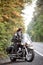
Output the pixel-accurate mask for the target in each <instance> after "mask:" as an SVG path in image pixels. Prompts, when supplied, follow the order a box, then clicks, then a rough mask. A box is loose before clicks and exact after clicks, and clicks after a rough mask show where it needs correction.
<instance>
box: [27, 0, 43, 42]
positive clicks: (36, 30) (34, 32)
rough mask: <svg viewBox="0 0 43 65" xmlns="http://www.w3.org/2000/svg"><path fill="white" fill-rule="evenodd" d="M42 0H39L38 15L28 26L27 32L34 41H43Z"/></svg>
mask: <svg viewBox="0 0 43 65" xmlns="http://www.w3.org/2000/svg"><path fill="white" fill-rule="evenodd" d="M42 2H43V1H42V0H39V1H38V2H37V5H38V6H37V8H36V9H37V10H36V12H37V15H36V16H34V19H33V21H32V22H31V23H30V25H29V26H28V30H27V32H28V33H29V35H30V36H31V37H32V40H33V41H38V42H43V5H42Z"/></svg>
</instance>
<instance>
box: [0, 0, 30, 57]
mask: <svg viewBox="0 0 43 65" xmlns="http://www.w3.org/2000/svg"><path fill="white" fill-rule="evenodd" d="M29 1H30V0H0V57H1V56H3V55H4V54H5V49H6V47H7V46H9V45H10V43H11V38H12V35H13V33H14V32H15V31H16V30H17V28H19V27H22V28H23V30H24V23H23V20H22V17H21V11H22V9H23V8H24V3H26V2H29Z"/></svg>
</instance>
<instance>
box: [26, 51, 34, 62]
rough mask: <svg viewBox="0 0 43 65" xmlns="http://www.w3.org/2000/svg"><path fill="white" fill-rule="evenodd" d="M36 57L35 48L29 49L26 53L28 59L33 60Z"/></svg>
mask: <svg viewBox="0 0 43 65" xmlns="http://www.w3.org/2000/svg"><path fill="white" fill-rule="evenodd" d="M33 59H34V50H29V52H28V54H27V53H26V59H25V60H26V61H28V62H32V61H33Z"/></svg>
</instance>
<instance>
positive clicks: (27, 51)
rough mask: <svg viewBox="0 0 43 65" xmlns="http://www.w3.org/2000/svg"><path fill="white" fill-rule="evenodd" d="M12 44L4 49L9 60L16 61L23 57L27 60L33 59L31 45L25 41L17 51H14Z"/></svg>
mask: <svg viewBox="0 0 43 65" xmlns="http://www.w3.org/2000/svg"><path fill="white" fill-rule="evenodd" d="M14 48H15V47H14V45H11V46H10V47H8V48H7V49H6V51H7V54H8V55H9V57H10V60H11V61H16V59H24V60H26V61H28V62H32V61H33V59H34V50H33V47H32V45H30V44H27V43H25V44H24V45H23V44H21V45H20V46H19V47H18V49H17V51H16V52H15V49H14Z"/></svg>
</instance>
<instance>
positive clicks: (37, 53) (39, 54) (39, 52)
mask: <svg viewBox="0 0 43 65" xmlns="http://www.w3.org/2000/svg"><path fill="white" fill-rule="evenodd" d="M34 51H35V52H36V53H37V54H39V55H40V56H43V54H42V53H40V52H38V51H37V50H34Z"/></svg>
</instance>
